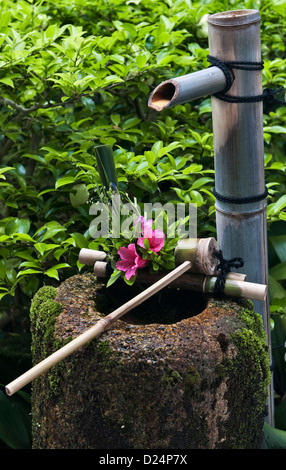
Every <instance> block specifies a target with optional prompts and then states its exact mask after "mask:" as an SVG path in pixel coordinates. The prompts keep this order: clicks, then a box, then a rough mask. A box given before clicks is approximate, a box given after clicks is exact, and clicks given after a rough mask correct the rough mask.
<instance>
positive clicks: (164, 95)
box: [148, 81, 178, 111]
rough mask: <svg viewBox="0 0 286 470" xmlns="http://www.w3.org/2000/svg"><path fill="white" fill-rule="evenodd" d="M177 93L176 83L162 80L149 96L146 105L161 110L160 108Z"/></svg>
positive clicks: (169, 101)
mask: <svg viewBox="0 0 286 470" xmlns="http://www.w3.org/2000/svg"><path fill="white" fill-rule="evenodd" d="M177 93H178V85H175V84H174V83H173V82H172V81H168V82H164V83H162V84H161V86H159V87H158V88H157V89H155V91H154V93H153V94H152V95H151V96H150V99H149V103H148V106H149V107H150V108H154V109H156V111H162V109H164V108H167V107H168V105H169V104H170V103H171V101H172V100H173V99H174V98H175V97H176V95H177Z"/></svg>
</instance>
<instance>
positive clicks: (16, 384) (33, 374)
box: [5, 261, 191, 396]
mask: <svg viewBox="0 0 286 470" xmlns="http://www.w3.org/2000/svg"><path fill="white" fill-rule="evenodd" d="M190 267H191V262H190V261H185V262H184V263H182V264H181V265H180V266H177V267H176V268H175V269H173V270H172V271H170V272H169V273H168V274H167V275H166V276H164V277H162V278H161V279H159V280H158V281H157V282H155V283H154V284H152V285H151V286H150V287H148V288H147V289H145V290H144V291H143V292H141V293H140V294H138V295H136V296H135V297H134V298H133V299H131V300H129V301H128V302H126V303H125V304H124V305H122V306H121V307H119V308H117V309H116V310H114V311H113V312H112V313H110V314H109V315H107V316H106V317H104V318H102V319H101V320H99V321H98V322H97V323H96V324H95V325H94V326H92V327H91V328H89V329H88V330H86V331H85V332H84V333H82V334H81V335H79V336H78V337H77V338H74V339H73V340H72V341H70V342H69V343H67V344H66V345H65V346H63V347H62V348H61V349H59V350H58V351H56V352H54V353H53V354H51V356H48V357H47V358H46V359H44V360H43V361H41V362H40V363H38V364H36V365H35V366H34V367H32V368H31V369H30V370H28V371H27V372H25V373H24V374H22V375H21V376H20V377H18V378H17V379H15V380H14V381H13V382H11V383H9V384H8V385H7V386H6V387H5V391H6V393H7V395H9V396H10V395H13V394H14V393H16V392H17V391H18V390H20V389H21V388H23V387H24V386H25V385H27V384H28V383H30V382H32V381H33V380H34V379H36V378H37V377H39V376H40V375H42V374H43V373H45V372H46V371H47V370H49V369H50V368H51V367H53V366H54V365H55V364H58V363H59V362H60V361H62V360H63V359H65V358H66V357H67V356H69V355H70V354H72V353H73V352H74V351H76V350H78V349H79V348H80V347H82V346H84V345H85V344H86V343H88V342H89V341H91V340H92V339H94V338H96V337H97V336H99V335H100V334H101V333H103V332H104V331H106V330H107V329H108V328H109V326H111V325H112V324H113V323H114V322H115V321H116V320H118V319H119V318H121V317H122V316H123V315H125V314H126V313H127V312H129V311H130V310H132V309H133V308H135V307H137V306H138V305H140V304H141V303H143V302H144V301H145V300H147V299H149V298H150V297H152V296H153V295H154V294H156V293H157V292H159V291H160V290H161V289H163V288H164V287H166V286H167V285H169V284H170V283H171V282H173V281H174V280H175V279H177V278H178V277H179V276H181V275H182V274H183V273H185V272H186V271H188V270H189V269H190Z"/></svg>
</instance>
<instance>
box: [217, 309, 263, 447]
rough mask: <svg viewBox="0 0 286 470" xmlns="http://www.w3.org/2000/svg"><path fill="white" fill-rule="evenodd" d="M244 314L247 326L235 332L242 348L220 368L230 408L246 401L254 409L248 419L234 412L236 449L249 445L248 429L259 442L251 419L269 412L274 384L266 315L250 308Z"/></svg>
mask: <svg viewBox="0 0 286 470" xmlns="http://www.w3.org/2000/svg"><path fill="white" fill-rule="evenodd" d="M240 318H241V320H243V323H244V325H245V327H244V328H240V329H239V330H238V331H237V332H236V333H234V334H232V335H231V336H232V339H233V343H234V345H235V346H236V348H237V351H238V352H237V355H236V356H235V358H234V359H232V360H231V359H226V360H224V361H223V362H222V364H221V365H220V366H219V368H218V373H219V375H220V376H221V377H227V380H228V384H229V387H228V390H229V391H228V394H227V400H228V403H229V407H230V409H232V410H236V409H239V407H240V406H241V404H242V403H245V406H246V407H247V409H249V410H251V412H250V413H249V415H248V416H247V419H246V420H245V421H244V422H240V421H236V416H235V414H233V415H232V426H233V441H234V443H233V447H232V448H234V449H235V448H236V449H242V448H243V447H244V446H245V441H244V437H241V436H246V435H247V433H248V435H249V442H251V440H253V442H255V440H256V439H257V436H254V435H253V436H251V435H250V433H251V431H250V430H251V429H253V427H252V426H251V423H254V422H256V421H257V419H258V417H259V416H261V417H262V416H263V415H265V414H266V413H265V412H266V403H267V397H268V386H269V384H270V358H269V352H268V346H267V343H266V334H265V332H264V330H263V322H262V317H261V315H259V314H256V313H254V312H253V311H251V310H248V309H246V310H244V311H243V312H242V314H241V315H240ZM246 376H248V377H249V380H248V382H247V384H244V387H243V388H242V387H240V380H241V379H240V377H246ZM230 390H232V393H230ZM234 391H235V392H234ZM261 429H262V422H261Z"/></svg>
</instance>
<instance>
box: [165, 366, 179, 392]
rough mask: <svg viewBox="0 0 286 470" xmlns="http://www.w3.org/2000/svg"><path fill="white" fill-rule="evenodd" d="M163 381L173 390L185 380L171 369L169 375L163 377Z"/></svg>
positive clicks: (168, 371)
mask: <svg viewBox="0 0 286 470" xmlns="http://www.w3.org/2000/svg"><path fill="white" fill-rule="evenodd" d="M161 380H162V382H163V384H164V385H165V386H166V387H167V388H169V389H171V388H173V387H175V386H176V385H177V384H178V383H179V382H180V381H181V380H183V378H182V377H181V375H180V374H179V372H178V371H177V370H174V369H171V368H169V369H168V370H167V373H166V374H164V375H162V377H161Z"/></svg>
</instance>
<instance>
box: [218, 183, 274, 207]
mask: <svg viewBox="0 0 286 470" xmlns="http://www.w3.org/2000/svg"><path fill="white" fill-rule="evenodd" d="M213 194H214V196H215V197H216V199H218V200H219V201H222V202H229V203H230V204H249V203H251V202H257V201H262V200H263V199H266V198H267V196H268V189H267V188H266V187H265V191H264V193H263V194H258V195H257V196H249V197H231V196H223V195H222V194H219V193H218V192H217V191H216V190H215V189H213Z"/></svg>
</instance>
